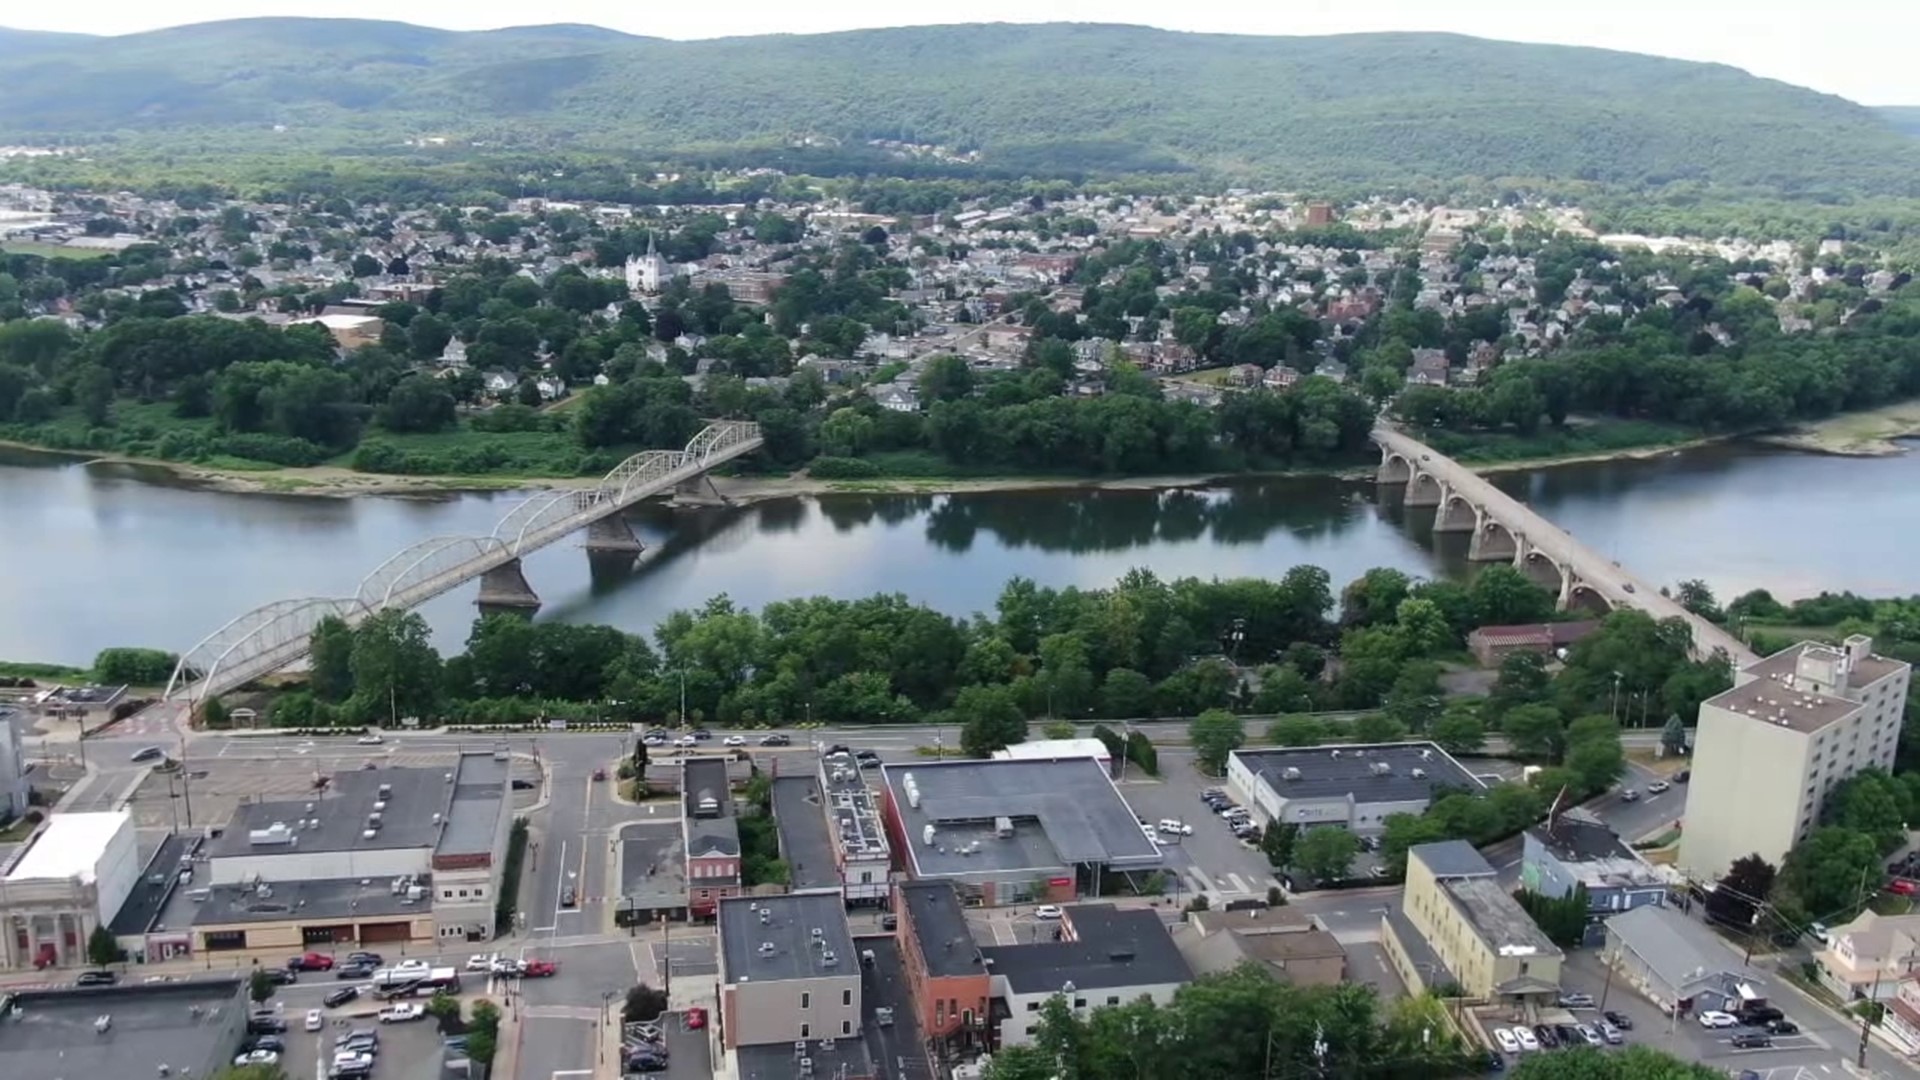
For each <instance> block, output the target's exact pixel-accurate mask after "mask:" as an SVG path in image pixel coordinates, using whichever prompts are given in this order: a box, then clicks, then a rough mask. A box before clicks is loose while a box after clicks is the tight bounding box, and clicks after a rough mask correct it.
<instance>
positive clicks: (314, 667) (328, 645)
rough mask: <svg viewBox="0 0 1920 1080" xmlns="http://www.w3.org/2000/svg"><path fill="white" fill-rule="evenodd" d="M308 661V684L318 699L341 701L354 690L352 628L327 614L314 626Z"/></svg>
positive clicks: (343, 621) (341, 620)
mask: <svg viewBox="0 0 1920 1080" xmlns="http://www.w3.org/2000/svg"><path fill="white" fill-rule="evenodd" d="M307 664H308V668H309V671H310V674H309V676H308V681H309V683H310V684H311V685H312V686H313V693H314V696H315V697H318V698H319V699H320V700H321V701H333V702H340V701H345V700H347V697H348V696H349V695H351V694H352V693H353V628H352V627H350V626H348V625H347V623H346V620H344V619H341V618H339V617H338V616H334V615H329V616H327V617H326V618H324V619H321V620H320V622H319V624H318V625H316V626H315V627H314V628H313V639H312V648H311V651H310V652H309V654H308V658H307Z"/></svg>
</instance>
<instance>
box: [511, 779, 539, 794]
mask: <svg viewBox="0 0 1920 1080" xmlns="http://www.w3.org/2000/svg"><path fill="white" fill-rule="evenodd" d="M536 786H538V785H536V784H535V783H534V782H533V781H531V780H528V779H527V778H525V777H522V776H516V777H514V778H513V785H512V787H513V790H515V791H532V790H533V789H534V788H535V787H536Z"/></svg>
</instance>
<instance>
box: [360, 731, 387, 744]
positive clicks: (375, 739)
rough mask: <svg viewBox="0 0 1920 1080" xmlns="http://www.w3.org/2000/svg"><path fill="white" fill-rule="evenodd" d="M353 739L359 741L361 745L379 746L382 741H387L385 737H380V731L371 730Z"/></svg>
mask: <svg viewBox="0 0 1920 1080" xmlns="http://www.w3.org/2000/svg"><path fill="white" fill-rule="evenodd" d="M353 741H354V742H357V743H359V744H360V745H361V746H379V745H380V744H381V743H383V742H386V740H385V739H382V738H381V737H380V733H379V732H377V731H369V732H367V733H366V734H365V735H362V736H360V737H359V738H357V739H355V740H353Z"/></svg>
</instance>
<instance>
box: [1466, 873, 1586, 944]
mask: <svg viewBox="0 0 1920 1080" xmlns="http://www.w3.org/2000/svg"><path fill="white" fill-rule="evenodd" d="M1440 888H1441V890H1442V891H1443V892H1445V893H1446V894H1447V895H1448V896H1450V897H1452V898H1453V902H1454V904H1455V905H1456V906H1458V907H1459V908H1460V910H1461V912H1462V913H1463V914H1465V915H1466V917H1467V921H1468V922H1470V923H1472V924H1473V926H1474V928H1475V929H1476V930H1478V931H1479V933H1480V939H1481V940H1482V941H1485V942H1486V943H1487V944H1488V945H1489V946H1491V947H1492V949H1493V951H1494V952H1495V953H1497V954H1499V955H1501V956H1559V955H1560V946H1558V945H1555V944H1554V943H1553V940H1552V939H1551V938H1549V937H1547V935H1546V932H1545V931H1543V930H1541V929H1540V926H1539V924H1538V923H1535V922H1534V921H1533V917H1532V916H1530V915H1528V914H1527V913H1526V910H1525V909H1524V908H1522V907H1521V906H1520V903H1519V901H1517V900H1515V899H1514V898H1513V897H1511V896H1508V895H1507V890H1505V889H1503V888H1501V887H1500V883H1499V882H1498V881H1495V880H1494V879H1493V878H1486V877H1473V878H1448V879H1446V880H1445V881H1442V882H1441V883H1440Z"/></svg>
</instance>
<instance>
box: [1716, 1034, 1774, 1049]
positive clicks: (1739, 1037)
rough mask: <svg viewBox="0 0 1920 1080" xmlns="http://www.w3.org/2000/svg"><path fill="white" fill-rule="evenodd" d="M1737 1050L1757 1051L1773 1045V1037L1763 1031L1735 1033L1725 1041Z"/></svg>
mask: <svg viewBox="0 0 1920 1080" xmlns="http://www.w3.org/2000/svg"><path fill="white" fill-rule="evenodd" d="M1727 1041H1729V1042H1731V1043H1732V1044H1733V1045H1734V1048H1735V1049H1737V1050H1758V1049H1761V1048H1762V1047H1767V1046H1772V1045H1773V1036H1771V1035H1769V1034H1767V1033H1766V1032H1764V1031H1736V1032H1734V1033H1733V1038H1731V1039H1729V1040H1727Z"/></svg>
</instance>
